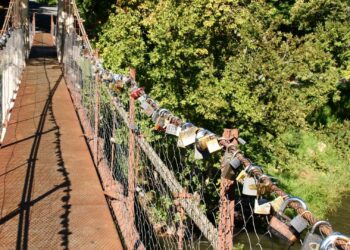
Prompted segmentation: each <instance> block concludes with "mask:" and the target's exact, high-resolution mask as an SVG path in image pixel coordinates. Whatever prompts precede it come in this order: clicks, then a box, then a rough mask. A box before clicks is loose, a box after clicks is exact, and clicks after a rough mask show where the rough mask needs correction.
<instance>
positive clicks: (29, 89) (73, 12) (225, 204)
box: [0, 0, 350, 250]
mask: <svg viewBox="0 0 350 250" xmlns="http://www.w3.org/2000/svg"><path fill="white" fill-rule="evenodd" d="M0 47H1V52H0V58H1V66H0V72H1V85H0V86H1V88H0V92H1V95H0V96H1V99H2V102H1V108H0V112H1V115H0V118H1V121H2V125H1V127H0V129H1V130H0V132H1V148H0V187H1V188H0V249H232V248H233V247H234V248H235V249H236V248H237V249H286V248H288V247H290V246H291V245H293V249H304V250H307V249H321V250H326V249H350V239H349V237H348V236H346V235H343V234H341V233H337V232H334V231H333V229H332V226H331V223H330V222H327V221H321V220H318V219H316V218H315V216H314V215H313V214H312V212H311V211H309V210H308V208H307V205H306V204H305V202H304V201H302V200H301V199H299V198H297V197H293V196H292V195H289V194H287V193H285V192H284V191H283V190H282V189H281V188H279V187H278V185H277V184H276V183H275V182H273V181H272V178H271V177H270V176H268V175H265V174H264V173H263V169H262V167H260V166H258V165H255V164H254V163H252V162H251V161H250V160H249V159H247V158H246V157H245V156H244V154H243V153H242V152H241V151H240V150H239V145H240V144H242V143H244V140H242V139H241V138H240V137H239V133H238V131H237V130H236V129H225V131H224V132H223V134H222V135H215V134H214V133H212V132H210V131H208V130H206V129H204V128H198V127H196V126H195V125H194V124H192V123H188V122H184V121H182V120H181V119H180V118H179V117H178V116H175V115H173V114H172V113H171V112H170V111H169V110H166V109H163V108H161V107H160V105H159V104H158V103H157V102H156V101H155V100H153V99H152V98H151V97H150V96H148V95H147V93H145V91H144V89H143V88H140V87H139V86H138V84H137V81H136V73H137V72H135V70H134V69H132V68H131V69H130V74H129V75H122V74H118V73H117V72H111V71H108V70H106V69H104V68H103V65H102V63H101V60H100V59H99V58H98V53H97V51H94V50H93V49H92V47H91V44H90V41H89V39H88V36H87V34H86V31H85V28H84V25H83V20H82V19H81V18H80V15H79V11H78V8H77V6H76V3H75V1H74V0H73V1H59V4H58V8H57V10H53V9H47V8H46V9H45V8H40V6H39V7H38V6H31V8H30V5H29V3H28V1H26V0H17V1H15V0H11V1H10V2H9V6H8V10H7V14H6V17H5V20H4V25H3V29H2V30H1V34H0ZM151 123H152V124H153V126H154V130H155V131H156V132H157V136H158V137H157V138H155V137H152V136H151V135H148V134H147V132H146V131H147V130H145V129H144V127H145V126H150V124H151ZM193 145H195V146H193ZM189 148H190V149H189ZM193 148H194V152H195V156H194V157H195V159H197V160H199V159H203V158H206V157H208V155H210V154H220V152H222V153H223V156H222V158H221V164H220V165H221V168H220V169H219V170H218V173H219V175H221V182H220V192H218V193H216V194H215V195H214V197H217V202H216V203H217V205H216V206H211V205H210V204H209V203H208V202H207V201H206V197H207V193H208V192H215V190H214V189H213V187H211V188H210V185H212V184H210V177H212V176H213V174H212V173H205V174H207V175H208V176H209V177H207V176H205V175H204V174H203V173H197V172H198V171H196V170H195V168H196V167H195V165H193V164H195V163H193V162H192V163H189V161H188V159H187V158H186V156H187V155H186V152H187V150H192V151H193ZM191 164H192V165H191ZM189 165H191V166H192V167H188V166H189ZM193 166H194V167H193ZM182 173H186V174H183V175H182ZM194 178H197V179H198V181H197V182H198V184H197V185H196V186H191V185H189V184H188V183H191V182H189V179H191V180H192V179H194ZM208 180H209V181H208ZM213 190H214V191H213ZM237 197H238V198H237ZM285 210H290V211H289V213H286V214H288V216H289V217H287V215H285ZM242 235H243V237H242Z"/></svg>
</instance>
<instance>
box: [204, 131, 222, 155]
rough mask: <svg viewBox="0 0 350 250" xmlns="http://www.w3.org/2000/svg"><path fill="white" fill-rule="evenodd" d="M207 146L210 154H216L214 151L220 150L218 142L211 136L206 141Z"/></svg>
mask: <svg viewBox="0 0 350 250" xmlns="http://www.w3.org/2000/svg"><path fill="white" fill-rule="evenodd" d="M207 146H208V151H209V153H211V154H212V153H214V152H216V151H219V150H221V146H220V144H219V141H218V139H217V138H216V136H215V135H213V136H212V137H211V139H210V140H209V141H208V143H207Z"/></svg>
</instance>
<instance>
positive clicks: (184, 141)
mask: <svg viewBox="0 0 350 250" xmlns="http://www.w3.org/2000/svg"><path fill="white" fill-rule="evenodd" d="M197 130H198V128H197V127H195V126H194V125H193V124H192V123H189V122H186V123H184V124H183V125H182V126H181V131H180V134H179V140H178V144H177V145H178V147H187V146H188V145H191V144H193V143H195V142H196V132H197Z"/></svg>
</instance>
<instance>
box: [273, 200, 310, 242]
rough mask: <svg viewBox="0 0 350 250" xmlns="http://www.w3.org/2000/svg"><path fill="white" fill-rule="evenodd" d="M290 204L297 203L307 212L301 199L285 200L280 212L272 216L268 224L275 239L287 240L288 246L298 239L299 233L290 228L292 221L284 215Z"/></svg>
mask: <svg viewBox="0 0 350 250" xmlns="http://www.w3.org/2000/svg"><path fill="white" fill-rule="evenodd" d="M290 202H299V203H300V205H301V206H302V207H303V208H304V209H305V210H307V207H306V205H305V203H304V202H303V201H302V200H301V199H299V198H297V197H292V198H288V199H286V200H285V201H284V203H283V204H282V206H281V208H280V210H279V211H278V212H277V213H276V214H275V215H274V216H272V218H271V220H270V224H269V231H270V232H271V233H272V234H274V235H276V236H277V237H279V238H282V239H284V240H287V241H288V242H289V244H290V245H292V244H293V243H294V242H295V241H296V240H297V239H298V237H299V233H298V231H297V230H296V229H295V228H294V227H293V226H291V221H292V219H290V218H289V217H288V216H286V215H285V214H284V212H285V210H286V208H287V206H288V204H289V203H290ZM295 218H296V217H295ZM295 218H294V219H295Z"/></svg>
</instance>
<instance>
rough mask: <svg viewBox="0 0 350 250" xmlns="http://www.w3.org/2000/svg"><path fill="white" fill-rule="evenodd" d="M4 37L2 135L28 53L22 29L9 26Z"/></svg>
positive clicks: (0, 56) (0, 73)
mask: <svg viewBox="0 0 350 250" xmlns="http://www.w3.org/2000/svg"><path fill="white" fill-rule="evenodd" d="M4 37H6V38H5V39H6V43H5V45H4V46H3V48H2V50H0V59H1V61H0V99H1V104H0V118H1V119H0V120H1V124H0V131H2V135H4V133H5V128H6V123H7V122H8V120H9V115H10V111H11V109H12V107H13V105H14V100H15V98H16V91H17V89H18V86H19V83H20V81H21V75H22V70H23V68H24V66H25V59H26V56H27V55H28V49H27V48H26V44H25V33H24V31H23V29H21V28H20V29H13V28H11V29H9V30H8V31H7V32H6V33H5V35H4V36H3V37H2V38H1V39H3V38H4ZM1 138H2V137H1Z"/></svg>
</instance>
